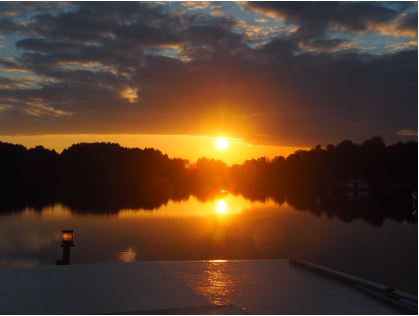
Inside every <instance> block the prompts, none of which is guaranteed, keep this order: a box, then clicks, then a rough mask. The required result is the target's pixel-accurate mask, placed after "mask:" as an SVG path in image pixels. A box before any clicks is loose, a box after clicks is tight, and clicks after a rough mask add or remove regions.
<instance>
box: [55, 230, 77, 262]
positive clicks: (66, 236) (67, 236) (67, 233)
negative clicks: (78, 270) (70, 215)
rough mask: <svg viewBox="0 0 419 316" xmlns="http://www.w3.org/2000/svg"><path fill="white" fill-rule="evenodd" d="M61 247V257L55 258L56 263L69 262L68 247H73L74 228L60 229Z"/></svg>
mask: <svg viewBox="0 0 419 316" xmlns="http://www.w3.org/2000/svg"><path fill="white" fill-rule="evenodd" d="M60 246H61V247H62V248H63V258H62V259H61V260H57V262H56V263H57V265H68V264H70V249H71V247H74V246H75V245H74V229H65V230H63V231H62V240H61V245H60Z"/></svg>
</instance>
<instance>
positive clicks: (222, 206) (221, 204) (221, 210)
mask: <svg viewBox="0 0 419 316" xmlns="http://www.w3.org/2000/svg"><path fill="white" fill-rule="evenodd" d="M215 210H216V211H217V213H218V214H220V215H224V214H226V213H227V210H228V208H227V203H226V202H225V201H224V200H218V201H217V203H216V204H215Z"/></svg>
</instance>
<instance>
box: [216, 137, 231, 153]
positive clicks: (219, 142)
mask: <svg viewBox="0 0 419 316" xmlns="http://www.w3.org/2000/svg"><path fill="white" fill-rule="evenodd" d="M228 145H229V141H228V139H227V138H225V137H217V138H216V139H215V146H216V147H217V148H218V149H219V150H226V149H227V148H228Z"/></svg>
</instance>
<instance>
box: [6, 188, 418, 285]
mask: <svg viewBox="0 0 419 316" xmlns="http://www.w3.org/2000/svg"><path fill="white" fill-rule="evenodd" d="M368 199H369V198H368V197H362V196H361V197H355V198H354V197H349V198H348V197H346V200H345V201H346V202H345V203H343V204H336V205H337V206H336V207H338V208H339V207H341V208H342V209H343V208H348V209H351V210H352V212H353V213H354V214H357V216H355V217H348V216H346V215H345V214H347V211H345V212H343V213H339V212H331V211H330V208H326V207H323V206H322V204H323V201H322V200H316V201H315V202H314V204H316V205H317V207H314V208H305V207H304V206H303V207H301V206H295V203H294V204H292V203H289V202H288V201H287V199H284V200H282V201H278V200H274V199H270V198H268V199H261V200H250V199H247V198H244V197H243V196H241V195H233V194H231V193H228V192H220V193H217V194H215V195H213V196H210V197H206V198H200V199H198V198H197V197H195V196H189V197H188V198H185V199H181V200H177V201H174V200H168V201H166V202H165V203H162V204H161V205H160V206H158V207H154V208H151V209H141V208H140V209H129V208H121V209H118V210H117V211H113V212H98V211H97V210H96V211H95V212H87V211H81V210H78V209H77V208H71V207H70V206H66V205H68V204H65V203H53V204H51V205H43V204H42V203H41V204H40V205H39V206H37V207H22V208H20V209H14V210H13V211H8V212H6V211H4V208H3V211H2V213H1V214H2V215H1V216H0V266H2V267H8V266H33V265H50V264H55V261H56V260H57V259H59V258H60V257H61V252H62V249H61V248H60V246H59V245H60V240H61V230H62V229H67V228H70V229H75V243H76V247H75V248H72V249H71V260H72V263H73V264H80V263H93V262H126V263H129V262H133V261H138V260H222V259H223V260H229V259H281V258H296V259H302V260H309V261H312V262H315V263H318V264H321V265H325V266H328V267H331V268H334V269H338V270H341V271H344V272H348V273H352V274H354V275H357V276H359V277H363V278H367V279H369V280H372V281H376V282H379V283H383V284H387V285H390V286H393V287H396V288H399V289H401V290H405V291H407V292H411V293H417V276H418V274H417V273H418V262H417V258H418V250H417V236H418V231H417V223H416V222H415V221H412V220H411V219H410V220H403V219H398V218H397V217H396V219H391V218H390V217H387V216H382V214H387V213H388V211H386V210H383V212H382V213H380V214H379V215H377V212H378V211H377V210H376V209H375V210H374V212H372V213H368V210H369V207H371V208H373V206H372V204H370V202H368ZM381 207H385V206H382V205H381ZM389 207H390V206H389ZM391 207H393V206H392V205H391ZM342 214H343V215H342Z"/></svg>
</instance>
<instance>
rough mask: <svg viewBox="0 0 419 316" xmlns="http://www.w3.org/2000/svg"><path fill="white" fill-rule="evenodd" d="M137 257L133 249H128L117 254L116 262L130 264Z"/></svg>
mask: <svg viewBox="0 0 419 316" xmlns="http://www.w3.org/2000/svg"><path fill="white" fill-rule="evenodd" d="M136 256H137V252H136V251H135V249H133V248H131V247H130V248H128V249H125V250H122V251H120V252H119V254H118V260H119V261H120V262H123V263H130V262H134V261H135V257H136Z"/></svg>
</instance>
